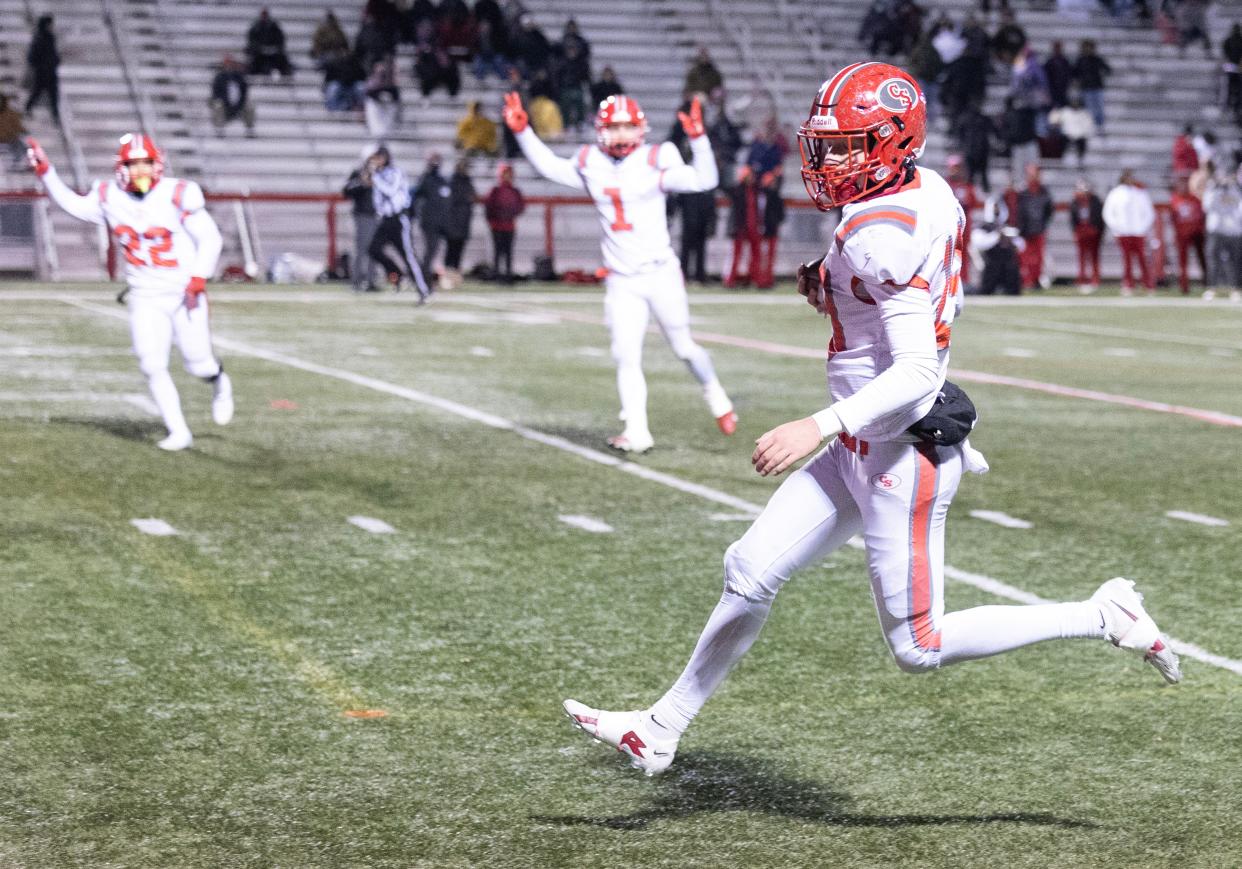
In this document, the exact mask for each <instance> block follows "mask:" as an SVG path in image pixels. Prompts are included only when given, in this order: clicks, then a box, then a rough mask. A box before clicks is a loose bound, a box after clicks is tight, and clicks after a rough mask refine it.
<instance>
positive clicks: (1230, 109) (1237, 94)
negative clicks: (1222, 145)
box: [1220, 23, 1242, 126]
mask: <svg viewBox="0 0 1242 869" xmlns="http://www.w3.org/2000/svg"><path fill="white" fill-rule="evenodd" d="M1220 48H1221V54H1222V55H1224V58H1225V62H1224V64H1223V65H1222V67H1221V68H1222V70H1223V73H1224V77H1225V81H1224V88H1223V91H1224V94H1223V96H1224V109H1225V112H1226V113H1227V114H1229V115H1231V116H1232V117H1233V121H1234V123H1235V124H1238V125H1239V126H1242V24H1238V23H1235V24H1234V25H1233V27H1232V28H1231V29H1230V31H1229V35H1228V36H1226V37H1225V41H1224V42H1223V43H1221V47H1220Z"/></svg>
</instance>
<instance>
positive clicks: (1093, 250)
mask: <svg viewBox="0 0 1242 869" xmlns="http://www.w3.org/2000/svg"><path fill="white" fill-rule="evenodd" d="M1069 219H1070V227H1071V228H1072V229H1073V230H1074V245H1075V246H1076V247H1077V248H1078V290H1079V292H1081V293H1093V292H1095V291H1096V290H1097V289H1099V287H1100V242H1101V241H1102V240H1103V238H1104V203H1103V201H1102V200H1101V199H1100V197H1099V196H1097V195H1096V194H1095V191H1094V190H1092V189H1091V184H1090V183H1089V182H1087V181H1086V180H1083V181H1079V182H1078V185H1077V186H1076V187H1075V188H1074V198H1073V199H1071V200H1070V204H1069Z"/></svg>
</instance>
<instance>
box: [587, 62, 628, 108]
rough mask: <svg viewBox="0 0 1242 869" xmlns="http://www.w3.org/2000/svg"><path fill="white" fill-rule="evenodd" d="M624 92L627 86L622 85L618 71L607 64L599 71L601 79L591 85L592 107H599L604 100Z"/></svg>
mask: <svg viewBox="0 0 1242 869" xmlns="http://www.w3.org/2000/svg"><path fill="white" fill-rule="evenodd" d="M623 93H625V88H624V87H622V86H621V82H620V80H619V79H618V78H617V73H616V72H615V71H614V70H613V68H612V67H611V66H606V67H604V68H603V69H601V70H600V71H599V80H598V81H596V82H595V83H594V84H593V85H591V104H592V105H591V108H592V109H598V108H599V104H600V103H602V102H603V101H604V100H606V99H608V98H609V97H611V96H615V95H616V94H623Z"/></svg>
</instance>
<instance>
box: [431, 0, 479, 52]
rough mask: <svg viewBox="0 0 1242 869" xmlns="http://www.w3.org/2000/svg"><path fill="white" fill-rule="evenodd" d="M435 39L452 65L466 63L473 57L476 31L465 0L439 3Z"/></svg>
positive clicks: (449, 0) (450, 0)
mask: <svg viewBox="0 0 1242 869" xmlns="http://www.w3.org/2000/svg"><path fill="white" fill-rule="evenodd" d="M436 39H437V41H438V42H439V43H440V47H441V48H443V49H444V50H445V51H447V52H448V54H449V57H451V58H452V59H453V62H454V64H458V63H468V62H469V61H470V59H471V58H473V57H474V51H475V45H476V42H477V40H478V31H477V28H476V26H475V21H474V16H473V15H471V14H470V8H469V7H468V6H467V5H466V4H465V0H443V2H441V4H440V19H439V22H438V24H437V26H436Z"/></svg>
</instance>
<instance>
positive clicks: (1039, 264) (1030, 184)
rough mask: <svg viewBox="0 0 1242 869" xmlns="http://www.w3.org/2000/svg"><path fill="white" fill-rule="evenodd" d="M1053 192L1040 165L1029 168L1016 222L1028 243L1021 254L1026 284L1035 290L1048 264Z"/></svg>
mask: <svg viewBox="0 0 1242 869" xmlns="http://www.w3.org/2000/svg"><path fill="white" fill-rule="evenodd" d="M1052 207H1053V206H1052V194H1051V193H1049V192H1048V188H1047V187H1045V186H1044V184H1043V181H1042V180H1041V178H1040V170H1039V165H1038V164H1036V163H1030V164H1028V165H1027V167H1026V186H1025V187H1024V188H1023V189H1022V190H1021V191H1019V192H1018V208H1017V216H1016V225H1017V229H1018V235H1020V236H1022V240H1023V241H1024V242H1026V247H1025V248H1023V250H1022V254H1021V258H1020V260H1021V264H1022V283H1023V286H1025V287H1029V288H1032V289H1038V288H1039V287H1040V275H1041V273H1042V271H1043V267H1044V242H1045V240H1046V238H1047V233H1048V224H1049V223H1050V222H1051V221H1052Z"/></svg>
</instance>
